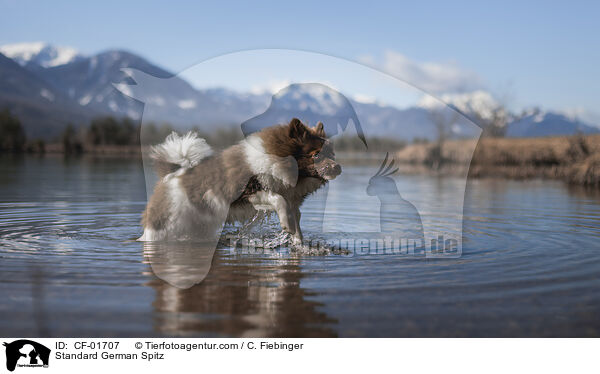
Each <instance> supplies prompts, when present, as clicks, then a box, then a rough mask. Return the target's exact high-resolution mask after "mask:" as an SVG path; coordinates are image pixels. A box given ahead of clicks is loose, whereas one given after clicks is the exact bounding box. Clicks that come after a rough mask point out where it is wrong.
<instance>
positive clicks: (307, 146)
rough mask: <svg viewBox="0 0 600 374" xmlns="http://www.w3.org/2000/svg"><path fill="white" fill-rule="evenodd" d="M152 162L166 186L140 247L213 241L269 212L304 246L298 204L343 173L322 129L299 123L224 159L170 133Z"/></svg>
mask: <svg viewBox="0 0 600 374" xmlns="http://www.w3.org/2000/svg"><path fill="white" fill-rule="evenodd" d="M151 157H152V158H153V159H154V163H155V168H156V170H157V172H158V175H159V177H160V180H159V181H158V182H157V184H156V187H155V189H154V193H153V195H152V197H151V198H150V201H149V202H148V205H147V206H146V210H145V211H144V213H143V217H142V225H143V226H144V234H143V235H142V237H141V238H140V239H139V240H142V241H160V240H182V239H183V240H186V239H211V238H213V237H214V236H216V235H218V234H219V232H218V230H220V229H221V227H222V225H223V223H224V222H228V223H233V222H245V221H247V220H249V219H251V218H252V217H254V215H255V214H256V213H257V211H258V210H267V211H275V212H276V213H277V215H278V216H279V221H280V223H281V228H282V229H283V230H284V231H286V232H288V233H290V234H291V235H292V237H293V241H294V243H295V244H298V243H300V242H301V241H302V231H301V229H300V205H301V204H302V202H303V201H304V199H305V198H306V197H307V196H308V195H309V194H311V193H313V192H315V191H316V190H318V189H319V188H320V187H321V186H323V185H324V184H325V183H327V181H328V180H331V179H334V178H335V177H336V176H338V175H339V174H340V173H341V167H340V165H338V164H337V163H336V162H335V160H334V153H333V148H332V145H331V143H330V141H328V140H327V138H326V135H325V131H324V130H323V124H322V123H319V124H317V126H315V127H312V128H310V127H307V126H306V125H304V124H303V123H302V122H301V121H300V120H298V119H296V118H294V119H292V120H291V121H290V123H289V124H287V125H277V126H272V127H268V128H265V129H263V130H261V131H259V132H256V133H254V134H251V135H249V136H248V137H246V138H245V139H244V140H242V141H241V142H239V143H238V144H236V145H233V146H231V147H229V148H226V149H225V150H223V151H221V152H219V153H214V152H213V151H212V149H211V148H210V146H209V145H208V144H206V141H205V140H204V139H200V138H198V137H197V135H196V134H195V133H191V132H190V133H188V134H187V135H184V136H179V135H177V134H176V133H172V134H171V135H169V136H168V137H167V139H166V140H165V142H164V143H162V144H160V145H158V146H155V147H153V148H152V154H151Z"/></svg>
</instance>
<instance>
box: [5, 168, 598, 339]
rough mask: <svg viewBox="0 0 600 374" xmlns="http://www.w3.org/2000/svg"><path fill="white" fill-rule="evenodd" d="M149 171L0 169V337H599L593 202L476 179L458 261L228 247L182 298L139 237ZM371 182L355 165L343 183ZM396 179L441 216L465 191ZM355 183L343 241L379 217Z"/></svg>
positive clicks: (310, 216) (537, 183)
mask: <svg viewBox="0 0 600 374" xmlns="http://www.w3.org/2000/svg"><path fill="white" fill-rule="evenodd" d="M142 170H143V169H142V165H141V161H139V160H125V161H124V160H111V159H107V158H104V159H91V158H83V159H66V160H65V159H63V158H61V157H50V156H48V157H45V158H35V157H23V158H9V157H4V158H2V159H1V160H0V175H2V177H1V178H0V299H1V300H2V302H1V303H0V333H1V335H2V336H12V337H27V336H51V337H60V336H105V337H113V336H278V337H279V336H286V337H296V336H300V337H335V336H341V337H383V336H389V337H412V336H451V337H462V336H470V337H479V336H596V337H597V336H600V244H599V243H600V194H599V193H598V192H597V191H590V190H585V189H582V188H573V187H568V186H566V185H565V184H563V183H561V182H556V181H541V180H532V181H509V180H501V179H485V180H470V181H468V183H467V191H466V195H465V208H464V226H463V249H462V255H461V256H460V257H458V258H442V259H431V258H429V259H428V258H424V257H418V256H404V255H393V254H392V255H375V254H368V255H343V254H342V255H340V254H329V255H324V256H307V255H298V254H297V253H286V252H269V251H266V252H260V251H258V252H253V253H242V252H240V251H237V250H234V249H232V248H229V247H227V246H221V247H219V248H217V249H216V250H215V251H214V256H212V263H211V266H210V267H207V268H206V269H205V270H206V272H207V273H206V277H205V279H204V280H203V281H202V282H201V283H200V284H198V285H195V286H193V287H191V288H185V289H184V288H178V287H174V286H172V285H171V284H169V283H167V282H165V281H164V280H163V278H165V279H169V277H175V278H177V277H180V278H181V277H185V276H186V274H187V275H189V270H190V269H189V268H180V269H181V271H172V270H173V269H171V274H170V275H166V276H165V275H164V274H160V275H161V277H160V278H159V277H157V276H156V275H155V272H154V271H156V270H157V269H159V268H157V267H156V266H157V264H160V260H158V261H156V262H154V261H155V260H153V258H154V257H153V256H156V255H157V254H158V257H160V255H161V254H162V255H165V254H164V253H162V252H160V251H158V250H156V249H155V248H152V246H146V248H144V246H143V245H142V244H141V243H139V242H136V241H135V240H134V239H135V238H137V237H139V235H140V234H141V229H140V226H139V218H140V213H141V211H142V210H143V208H144V205H145V200H146V192H145V180H144V174H143V171H142ZM373 172H374V170H373V168H369V167H366V166H360V167H359V166H356V167H346V168H345V169H344V174H343V175H347V176H349V177H352V176H365V175H372V173H373ZM395 180H396V181H397V183H398V184H399V185H404V186H407V188H408V190H409V192H408V193H409V194H410V190H411V188H412V189H413V190H414V191H419V194H420V196H421V197H422V201H421V203H420V204H425V206H424V207H423V208H422V209H425V210H427V209H429V210H430V211H434V212H435V211H436V209H435V208H436V207H435V204H436V201H438V200H439V197H440V196H445V195H446V194H450V195H449V196H451V195H452V193H453V192H454V190H455V188H456V181H455V180H453V179H452V178H436V177H433V176H422V175H399V176H396V177H395ZM352 186H353V185H352V184H348V187H347V189H346V190H345V192H346V195H340V196H341V198H339V199H337V200H336V199H332V200H331V201H328V203H330V204H333V206H330V207H329V208H328V209H329V210H330V211H331V212H337V214H332V217H331V219H332V220H333V221H329V222H330V223H329V224H328V225H329V226H331V227H337V228H338V229H339V231H342V232H343V231H352V230H351V229H362V228H364V227H368V226H372V225H375V226H376V225H377V222H378V220H377V217H376V216H374V215H373V211H372V209H371V208H372V207H373V204H372V203H365V202H361V201H354V202H353V201H351V200H348V197H350V198H351V197H352V196H355V195H358V194H359V192H360V193H363V191H362V190H361V191H358V188H359V187H352ZM426 186H436V187H435V188H430V189H427V188H426ZM360 188H361V189H363V188H364V186H363V187H360ZM427 201H431V203H429V205H427V204H428V203H427ZM311 204H312V203H311V202H310V201H308V202H307V203H306V206H304V207H303V217H302V227H303V230H304V232H305V235H307V236H311V235H312V231H316V228H315V223H314V222H315V221H316V217H317V216H318V212H317V211H318V209H315V208H314V204H313V205H311ZM349 206H351V211H352V216H351V217H345V216H344V212H345V211H346V212H348V211H350V210H349V209H348V207H349ZM337 208H340V209H337ZM341 208H343V209H341ZM420 209H421V207H420ZM357 217H358V218H357ZM432 217H433V221H432V222H433V224H434V225H435V224H437V225H441V226H442V228H443V226H444V225H446V224H447V225H448V230H456V227H457V224H458V225H459V224H460V219H458V218H456V217H455V218H448V216H444V214H443V212H442V213H440V215H439V216H436V215H435V214H433V215H432ZM436 217H438V218H440V217H442V218H443V217H446V218H445V219H441V218H440V219H439V222H437V223H436V221H435V220H436ZM269 228H272V227H271V226H269ZM373 230H375V231H377V227H373ZM333 231H335V230H333ZM365 231H369V230H365ZM323 235H324V234H323ZM336 235H337V234H335V233H328V234H326V236H328V237H330V238H331V237H335V236H336ZM340 235H341V234H340ZM176 252H177V248H174V249H173V253H176ZM166 255H167V256H169V253H167V254H166ZM208 255H209V256H210V255H213V253H212V252H210V253H208ZM153 266H154V267H155V269H154V271H153ZM192 268H193V267H192ZM176 269H177V268H176ZM159 271H160V270H159ZM201 271H204V270H201ZM157 273H158V272H157ZM171 280H172V279H171ZM180 280H181V279H180Z"/></svg>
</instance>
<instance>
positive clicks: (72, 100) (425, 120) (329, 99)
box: [0, 43, 600, 141]
mask: <svg viewBox="0 0 600 374" xmlns="http://www.w3.org/2000/svg"><path fill="white" fill-rule="evenodd" d="M124 68H129V69H132V70H135V71H140V72H143V73H145V74H147V75H148V76H150V77H157V78H162V79H156V80H152V79H150V80H148V82H150V83H148V82H146V83H145V84H144V100H143V101H144V103H145V108H144V104H142V102H140V101H138V100H135V99H133V98H131V97H129V96H127V95H124V94H123V93H122V92H119V90H117V89H116V88H115V85H114V84H120V85H118V86H119V87H121V91H123V92H125V91H126V90H127V87H128V85H135V84H136V82H135V77H133V78H134V79H132V77H131V76H130V75H128V74H127V73H126V71H123V70H122V69H124ZM152 82H158V83H152ZM130 87H135V86H130ZM125 93H127V92H125ZM340 96H342V97H343V95H340ZM442 100H444V101H445V102H447V103H448V104H450V105H452V106H454V107H455V108H457V109H459V110H461V111H462V112H463V113H465V114H467V115H468V114H469V111H474V110H477V111H482V112H485V110H486V108H487V107H489V105H492V104H493V102H492V101H490V98H489V97H487V96H486V94H485V93H482V92H475V93H472V94H461V95H455V96H447V97H442ZM276 101H277V103H278V105H279V107H280V108H284V109H285V111H286V113H299V116H302V115H305V116H308V117H310V116H311V115H313V117H315V116H317V115H320V114H321V113H325V115H329V114H327V113H330V114H331V113H334V112H335V111H336V110H338V111H339V110H346V109H345V108H347V105H346V106H345V107H344V105H345V104H344V103H342V101H340V99H339V97H338V96H337V94H336V93H331V92H323V90H322V89H315V86H308V85H302V84H299V85H293V86H290V87H288V88H287V89H286V90H283V91H281V92H280V93H278V94H277V95H275V96H272V95H270V94H266V93H263V94H253V93H241V92H236V91H232V90H229V89H227V88H224V87H218V88H211V89H197V88H194V87H193V86H192V85H190V84H189V83H188V82H186V81H185V80H183V79H182V78H180V77H178V76H175V75H174V74H172V73H171V72H169V71H167V70H165V69H162V68H160V67H158V66H157V65H155V64H153V63H151V62H149V61H147V60H146V59H144V58H142V57H140V56H137V55H135V54H133V53H131V52H128V51H122V50H110V51H105V52H101V53H98V54H95V55H93V56H83V55H82V54H80V53H78V52H77V51H76V50H74V49H72V48H68V47H55V46H52V45H49V44H45V43H21V44H13V45H5V46H0V109H2V108H5V107H6V108H9V109H10V110H11V111H12V112H13V113H14V114H16V115H17V116H18V117H19V118H20V119H21V122H22V123H23V125H24V127H25V130H26V133H27V135H28V136H29V137H32V138H35V137H40V138H47V139H49V138H53V137H56V136H57V135H59V134H60V133H61V131H62V130H63V129H64V127H65V126H66V125H67V124H68V123H72V124H74V125H76V126H78V125H82V124H87V123H88V122H89V121H90V120H91V119H92V118H94V117H97V116H102V115H112V116H118V117H122V116H127V117H130V118H133V119H140V118H141V116H142V112H143V115H144V120H145V121H154V122H168V123H171V124H172V125H174V126H176V127H177V126H182V127H183V126H192V125H193V126H198V127H200V128H201V129H203V130H205V131H211V130H214V129H215V128H216V127H221V126H234V125H235V126H239V125H240V124H241V123H242V122H244V121H246V120H248V119H250V118H252V117H255V116H258V115H260V114H261V113H263V112H264V111H265V109H266V108H267V107H269V105H270V104H273V103H275V102H276ZM349 103H350V104H351V106H352V107H353V109H354V110H355V111H356V114H357V115H358V118H359V119H360V121H361V122H362V123H361V125H362V128H363V129H366V132H367V134H368V135H370V136H386V137H395V138H399V139H404V140H409V141H410V140H413V139H414V138H428V139H432V138H434V137H435V136H436V135H435V134H436V132H435V125H434V123H433V121H432V115H431V112H432V110H433V108H432V107H431V105H428V104H427V103H419V104H417V105H415V106H412V107H408V108H396V107H394V106H390V105H383V104H377V103H370V102H369V103H367V102H362V101H356V100H352V99H349ZM336 105H337V106H336ZM342 107H344V108H342ZM332 111H333V112H332ZM311 113H312V114H311ZM334 114H335V113H334ZM308 117H307V118H308ZM274 118H275V117H273V120H274ZM311 118H312V117H311ZM315 118H317V117H315ZM507 126H508V128H507V131H506V134H507V136H514V137H528V136H548V135H568V134H574V133H576V132H581V133H597V132H600V131H599V129H598V128H596V127H594V126H591V125H589V124H586V123H583V122H581V121H578V120H576V119H570V118H568V117H566V116H565V115H563V114H560V113H557V112H542V111H540V110H535V111H531V112H530V113H526V114H525V115H523V116H520V117H519V118H518V120H515V121H513V122H511V123H509V124H508V125H507ZM452 133H453V134H454V135H455V136H461V137H469V136H472V135H474V134H475V133H474V132H473V128H472V126H469V125H468V124H467V123H466V122H465V121H458V122H456V123H455V124H454V125H453V126H452Z"/></svg>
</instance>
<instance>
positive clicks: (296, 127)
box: [288, 118, 307, 138]
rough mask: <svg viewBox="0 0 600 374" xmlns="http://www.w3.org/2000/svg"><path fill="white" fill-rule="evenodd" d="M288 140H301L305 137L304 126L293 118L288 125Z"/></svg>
mask: <svg viewBox="0 0 600 374" xmlns="http://www.w3.org/2000/svg"><path fill="white" fill-rule="evenodd" d="M288 129H289V136H290V138H301V137H303V136H305V135H306V130H307V129H306V126H304V124H303V123H302V122H300V120H299V119H298V118H293V119H292V120H291V121H290V124H289V125H288Z"/></svg>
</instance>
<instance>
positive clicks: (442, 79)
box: [359, 51, 484, 94]
mask: <svg viewBox="0 0 600 374" xmlns="http://www.w3.org/2000/svg"><path fill="white" fill-rule="evenodd" d="M359 61H361V62H362V63H364V64H366V65H370V66H372V67H374V68H377V69H380V70H383V71H384V72H386V73H388V74H390V75H393V76H395V77H396V78H399V79H401V80H403V81H405V82H407V83H409V84H411V85H413V86H415V87H417V88H419V89H421V90H423V91H425V92H426V93H431V94H441V93H446V92H470V91H475V90H478V89H482V88H484V84H483V81H482V79H481V77H479V75H477V74H476V73H474V72H471V71H468V70H465V69H463V68H461V67H460V66H458V65H457V64H456V63H452V62H450V63H440V62H418V61H414V60H411V59H409V58H408V57H406V56H404V55H403V54H401V53H398V52H394V51H386V52H385V53H384V55H383V59H378V58H375V57H373V56H362V57H359Z"/></svg>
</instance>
